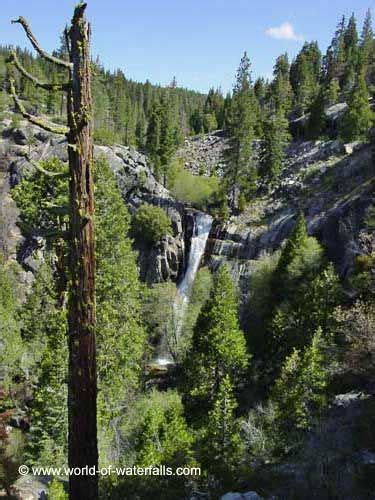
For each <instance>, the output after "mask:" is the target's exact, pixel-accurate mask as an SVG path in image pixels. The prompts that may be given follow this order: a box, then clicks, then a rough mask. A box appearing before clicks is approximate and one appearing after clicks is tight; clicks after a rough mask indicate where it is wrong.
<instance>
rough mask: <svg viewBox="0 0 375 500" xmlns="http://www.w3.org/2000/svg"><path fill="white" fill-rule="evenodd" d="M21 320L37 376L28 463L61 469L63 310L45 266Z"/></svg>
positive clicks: (63, 443)
mask: <svg viewBox="0 0 375 500" xmlns="http://www.w3.org/2000/svg"><path fill="white" fill-rule="evenodd" d="M21 320H22V336H23V338H24V339H25V342H26V345H27V350H28V353H29V356H31V357H32V358H31V360H30V361H31V362H32V364H31V370H32V373H33V374H34V377H36V381H35V385H36V387H35V390H34V398H33V403H32V407H31V412H30V418H31V425H30V432H29V439H28V443H27V450H26V456H27V460H28V462H30V463H31V464H35V465H41V464H43V465H48V464H50V463H54V464H56V466H63V465H66V463H67V462H66V455H67V442H66V436H67V385H66V381H67V366H68V360H67V356H68V350H67V340H66V310H65V309H62V308H61V307H58V297H57V294H56V291H55V287H54V283H53V276H52V270H51V267H50V266H49V265H48V264H44V265H43V266H42V267H41V268H40V269H39V271H38V273H37V275H36V278H35V281H34V283H33V287H32V290H31V292H30V294H29V296H28V298H27V301H26V303H25V305H24V306H23V308H22V311H21Z"/></svg>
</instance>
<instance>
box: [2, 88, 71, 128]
mask: <svg viewBox="0 0 375 500" xmlns="http://www.w3.org/2000/svg"><path fill="white" fill-rule="evenodd" d="M9 87H10V93H11V96H12V97H13V101H14V104H15V106H16V109H17V111H19V112H20V113H21V115H22V116H23V117H24V118H26V120H28V121H29V122H30V123H33V124H34V125H37V126H38V127H40V128H42V129H43V130H46V131H47V132H52V133H53V134H62V135H66V134H67V133H68V132H69V128H68V127H63V126H59V125H55V124H54V123H50V122H47V121H45V120H43V119H42V118H39V117H37V116H33V115H31V114H30V113H28V112H27V111H26V109H25V106H24V105H23V104H22V102H21V101H20V99H19V97H18V95H17V94H16V89H15V87H14V80H9Z"/></svg>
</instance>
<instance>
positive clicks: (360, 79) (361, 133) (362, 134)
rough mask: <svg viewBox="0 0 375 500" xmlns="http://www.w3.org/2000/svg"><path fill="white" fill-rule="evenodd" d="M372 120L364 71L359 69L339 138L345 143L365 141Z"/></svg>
mask: <svg viewBox="0 0 375 500" xmlns="http://www.w3.org/2000/svg"><path fill="white" fill-rule="evenodd" d="M373 120H374V118H373V112H372V110H371V108H370V104H369V93H368V90H367V85H366V80H365V75H364V70H363V69H361V70H360V71H359V73H358V75H357V79H356V83H355V86H354V88H353V90H352V92H351V95H350V98H349V102H348V110H347V111H346V113H345V116H344V118H343V121H342V124H341V132H340V134H341V137H342V138H343V139H344V140H345V141H347V142H349V141H353V140H356V139H362V140H364V139H366V138H367V137H368V132H369V129H370V127H371V126H372V124H373Z"/></svg>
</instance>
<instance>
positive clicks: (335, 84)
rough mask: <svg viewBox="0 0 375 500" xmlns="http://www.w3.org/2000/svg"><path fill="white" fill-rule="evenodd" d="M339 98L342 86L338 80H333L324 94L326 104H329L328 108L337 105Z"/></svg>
mask: <svg viewBox="0 0 375 500" xmlns="http://www.w3.org/2000/svg"><path fill="white" fill-rule="evenodd" d="M339 96H340V84H339V81H338V79H337V78H333V79H332V80H331V81H330V82H329V84H328V87H326V90H325V93H324V102H325V103H326V104H327V106H332V105H333V104H336V103H337V102H338V100H339Z"/></svg>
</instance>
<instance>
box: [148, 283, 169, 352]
mask: <svg viewBox="0 0 375 500" xmlns="http://www.w3.org/2000/svg"><path fill="white" fill-rule="evenodd" d="M176 293H177V290H176V285H175V284H174V283H172V282H169V281H167V282H165V283H154V284H153V285H152V286H150V287H149V288H145V290H144V294H143V300H142V311H143V312H142V316H143V317H144V318H145V326H146V328H147V332H148V339H149V340H150V342H151V343H152V344H153V345H156V344H157V343H158V342H159V341H160V339H161V338H162V337H165V338H166V339H171V338H172V337H173V336H174V333H175V322H174V319H175V318H174V310H173V302H174V300H175V298H176Z"/></svg>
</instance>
